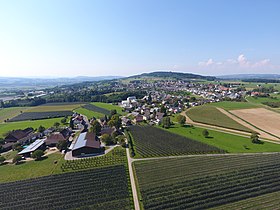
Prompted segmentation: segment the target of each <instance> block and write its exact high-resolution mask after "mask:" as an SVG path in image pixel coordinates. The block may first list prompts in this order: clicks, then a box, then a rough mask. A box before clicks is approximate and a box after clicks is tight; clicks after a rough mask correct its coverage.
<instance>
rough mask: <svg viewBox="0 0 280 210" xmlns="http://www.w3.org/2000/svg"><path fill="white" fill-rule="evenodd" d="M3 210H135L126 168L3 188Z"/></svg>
mask: <svg viewBox="0 0 280 210" xmlns="http://www.w3.org/2000/svg"><path fill="white" fill-rule="evenodd" d="M0 189H1V193H2V195H1V201H0V209H3V210H4V209H30V210H32V209H48V210H49V209H132V208H133V204H132V203H131V200H130V197H131V192H130V191H131V189H130V185H129V182H128V176H127V169H126V167H125V166H124V165H118V166H111V167H105V168H99V169H90V170H86V171H80V172H71V173H64V174H60V175H52V176H46V177H41V178H36V179H29V180H24V181H18V182H10V183H6V184H0Z"/></svg>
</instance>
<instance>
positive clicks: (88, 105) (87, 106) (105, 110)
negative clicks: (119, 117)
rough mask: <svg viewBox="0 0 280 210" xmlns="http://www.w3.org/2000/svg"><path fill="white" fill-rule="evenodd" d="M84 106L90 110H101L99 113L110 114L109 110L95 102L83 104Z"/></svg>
mask: <svg viewBox="0 0 280 210" xmlns="http://www.w3.org/2000/svg"><path fill="white" fill-rule="evenodd" d="M83 108H85V109H88V110H90V111H94V112H99V113H101V114H104V115H110V111H109V110H107V109H104V108H101V107H98V106H95V105H93V104H86V105H84V106H83Z"/></svg>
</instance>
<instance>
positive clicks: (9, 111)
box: [0, 107, 29, 123]
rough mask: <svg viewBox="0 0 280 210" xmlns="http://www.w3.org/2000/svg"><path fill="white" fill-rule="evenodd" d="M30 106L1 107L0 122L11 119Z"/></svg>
mask: <svg viewBox="0 0 280 210" xmlns="http://www.w3.org/2000/svg"><path fill="white" fill-rule="evenodd" d="M28 109H29V107H12V108H5V109H0V123H2V122H4V120H6V119H11V118H13V117H15V116H17V115H19V114H21V112H24V111H27V110H28Z"/></svg>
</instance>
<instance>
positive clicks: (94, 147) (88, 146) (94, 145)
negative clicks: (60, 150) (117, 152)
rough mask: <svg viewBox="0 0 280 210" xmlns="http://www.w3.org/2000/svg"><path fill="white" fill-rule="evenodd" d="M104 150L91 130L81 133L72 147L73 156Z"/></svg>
mask: <svg viewBox="0 0 280 210" xmlns="http://www.w3.org/2000/svg"><path fill="white" fill-rule="evenodd" d="M102 152H104V148H103V147H101V143H100V140H99V139H98V137H97V136H96V135H95V133H93V132H84V133H81V134H80V136H79V137H78V138H77V140H76V142H75V143H74V145H73V147H72V155H73V156H83V155H90V154H97V153H102Z"/></svg>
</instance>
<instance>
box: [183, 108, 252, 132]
mask: <svg viewBox="0 0 280 210" xmlns="http://www.w3.org/2000/svg"><path fill="white" fill-rule="evenodd" d="M186 114H187V115H188V116H189V117H190V118H191V119H192V120H193V121H195V122H199V123H205V124H209V125H215V126H219V127H224V128H229V129H234V130H239V131H246V132H251V130H250V129H249V128H247V127H245V126H243V125H241V124H239V123H238V122H236V121H234V120H233V119H231V118H230V117H228V116H226V115H225V114H223V113H222V112H220V111H219V110H218V109H217V108H216V107H213V106H198V107H194V108H191V109H189V110H188V111H187V112H186Z"/></svg>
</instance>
